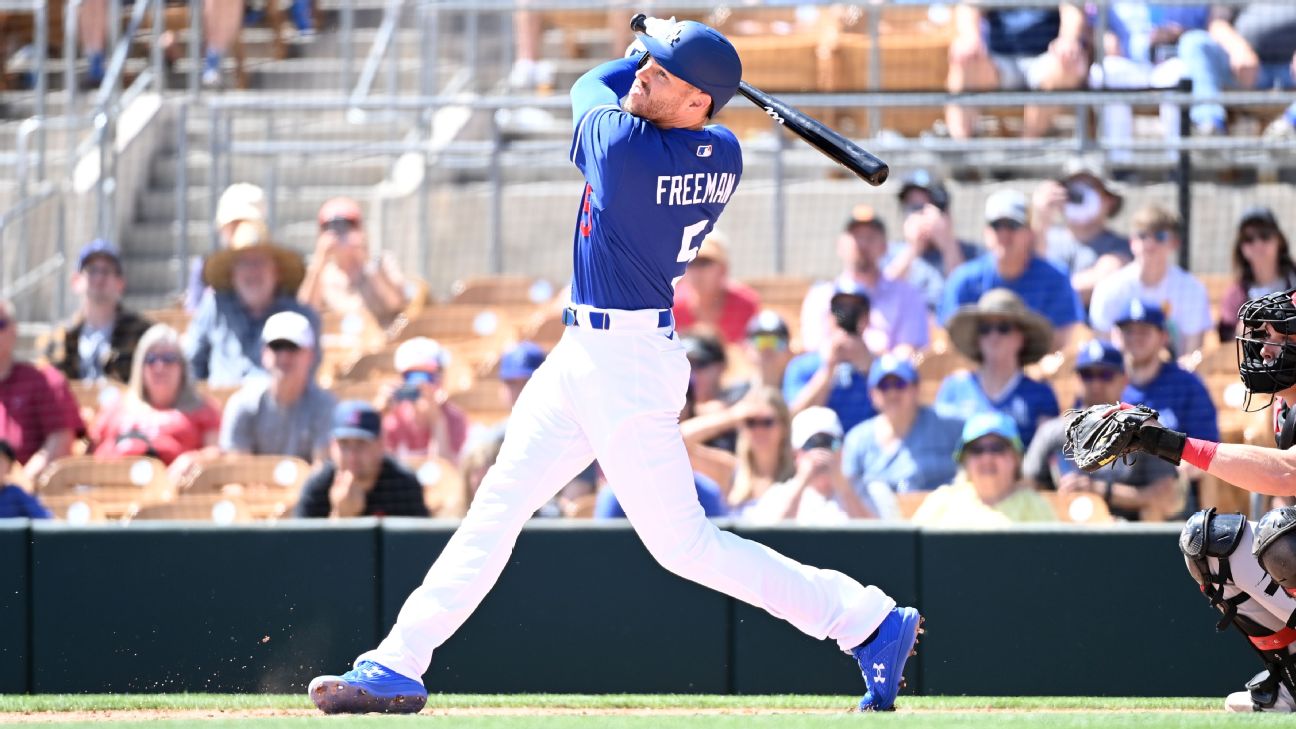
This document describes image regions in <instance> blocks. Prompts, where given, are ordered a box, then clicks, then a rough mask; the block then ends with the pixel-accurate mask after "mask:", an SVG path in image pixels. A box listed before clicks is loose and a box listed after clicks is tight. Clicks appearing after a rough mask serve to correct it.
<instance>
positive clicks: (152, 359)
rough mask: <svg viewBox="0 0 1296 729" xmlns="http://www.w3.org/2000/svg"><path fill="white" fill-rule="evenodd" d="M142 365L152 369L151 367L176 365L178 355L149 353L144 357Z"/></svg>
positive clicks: (178, 362) (174, 353) (178, 361)
mask: <svg viewBox="0 0 1296 729" xmlns="http://www.w3.org/2000/svg"><path fill="white" fill-rule="evenodd" d="M144 364H146V365H148V366H149V367H152V366H153V365H158V364H164V365H177V364H180V355H179V354H178V353H176V352H163V353H161V354H153V353H151V352H150V353H149V354H146V355H144Z"/></svg>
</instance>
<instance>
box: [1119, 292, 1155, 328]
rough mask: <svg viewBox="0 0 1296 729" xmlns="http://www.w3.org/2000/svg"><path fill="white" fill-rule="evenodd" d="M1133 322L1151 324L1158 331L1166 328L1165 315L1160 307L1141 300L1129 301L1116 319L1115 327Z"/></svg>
mask: <svg viewBox="0 0 1296 729" xmlns="http://www.w3.org/2000/svg"><path fill="white" fill-rule="evenodd" d="M1133 322H1142V323H1144V324H1151V325H1153V326H1155V327H1156V328H1158V329H1165V328H1166V315H1165V312H1164V311H1162V310H1161V307H1160V306H1157V305H1156V304H1154V303H1152V302H1150V301H1143V300H1142V299H1131V300H1130V302H1129V306H1126V307H1125V311H1124V312H1123V313H1122V314H1121V315H1120V316H1119V317H1117V319H1116V326H1118V327H1122V326H1125V325H1126V324H1130V323H1133Z"/></svg>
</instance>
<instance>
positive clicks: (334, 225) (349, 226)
mask: <svg viewBox="0 0 1296 729" xmlns="http://www.w3.org/2000/svg"><path fill="white" fill-rule="evenodd" d="M324 229H325V230H331V231H333V234H334V235H336V236H337V237H338V239H339V240H345V239H346V236H347V234H348V233H350V232H351V231H352V230H354V229H355V223H352V222H351V221H350V220H347V219H346V218H333V219H332V220H330V221H328V222H327V223H325V224H324Z"/></svg>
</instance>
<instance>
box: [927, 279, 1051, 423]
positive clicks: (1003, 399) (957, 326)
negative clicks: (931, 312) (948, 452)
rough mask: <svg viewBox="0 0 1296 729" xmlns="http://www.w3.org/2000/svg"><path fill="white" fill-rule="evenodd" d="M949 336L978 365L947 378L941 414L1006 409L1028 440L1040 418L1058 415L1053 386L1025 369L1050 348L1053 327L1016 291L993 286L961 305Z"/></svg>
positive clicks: (939, 394) (950, 415) (961, 415)
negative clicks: (993, 287) (1031, 376)
mask: <svg viewBox="0 0 1296 729" xmlns="http://www.w3.org/2000/svg"><path fill="white" fill-rule="evenodd" d="M949 336H950V342H951V343H953V345H954V348H955V349H957V350H958V351H959V352H960V353H962V354H963V356H964V357H967V358H968V359H970V360H972V361H973V362H975V363H976V368H975V369H972V370H962V371H959V372H955V373H954V374H951V375H950V376H949V377H946V378H945V381H944V382H942V383H941V386H940V389H939V390H938V391H937V392H936V402H935V407H936V412H937V413H938V414H940V415H943V416H945V417H948V418H958V419H961V420H962V419H966V418H967V417H968V416H969V415H971V414H972V413H976V412H981V411H985V410H997V411H999V412H1002V413H1006V414H1007V415H1009V416H1010V417H1011V418H1012V419H1013V421H1014V422H1015V423H1016V425H1017V430H1018V432H1019V433H1020V434H1021V438H1022V441H1023V442H1024V443H1027V444H1029V443H1030V441H1031V438H1033V437H1034V436H1035V428H1036V426H1038V425H1039V423H1040V422H1041V421H1044V420H1047V419H1048V418H1052V417H1056V416H1057V415H1058V401H1057V395H1055V394H1054V393H1053V388H1052V387H1050V386H1049V385H1048V384H1047V383H1043V382H1039V381H1037V380H1033V379H1031V378H1029V377H1027V376H1026V374H1025V372H1023V370H1022V368H1023V367H1025V366H1026V365H1029V364H1032V363H1034V362H1038V361H1039V359H1040V358H1041V357H1043V356H1044V355H1045V354H1047V353H1048V352H1049V351H1050V350H1051V349H1052V341H1053V328H1052V327H1051V326H1050V325H1049V323H1048V320H1047V319H1045V318H1044V317H1042V316H1040V315H1039V314H1036V313H1035V312H1033V311H1031V310H1030V309H1028V308H1026V305H1025V304H1024V303H1022V300H1021V298H1020V297H1018V296H1017V294H1015V293H1013V292H1012V291H1009V290H1008V289H991V290H989V291H987V292H985V293H984V294H982V295H981V299H980V300H979V301H977V303H976V304H974V305H970V306H962V307H959V309H958V311H956V312H955V314H954V316H953V317H951V318H950V321H949Z"/></svg>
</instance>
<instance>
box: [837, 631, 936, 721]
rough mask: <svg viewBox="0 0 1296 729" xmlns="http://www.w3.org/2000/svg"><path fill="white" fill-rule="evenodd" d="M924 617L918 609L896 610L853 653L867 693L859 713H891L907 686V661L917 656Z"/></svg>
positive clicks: (860, 705)
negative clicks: (905, 674)
mask: <svg viewBox="0 0 1296 729" xmlns="http://www.w3.org/2000/svg"><path fill="white" fill-rule="evenodd" d="M922 622H923V617H922V615H920V614H918V611H917V610H916V609H915V608H911V607H898V608H893V609H892V610H891V612H890V613H888V614H887V616H886V618H884V619H883V620H882V624H881V625H879V626H878V629H877V631H876V632H875V633H874V634H873V636H872V637H871V638H869V640H867V641H865V642H863V643H861V644H860V645H859V646H857V647H855V648H854V649H853V650H851V655H853V656H855V660H856V661H857V662H858V663H859V667H860V673H861V674H863V676H864V681H865V683H867V684H868V690H867V691H866V692H865V693H864V698H862V699H860V702H859V710H860V711H892V710H893V709H895V700H896V694H898V693H900V689H902V688H904V687H905V686H906V685H907V684H906V681H905V678H904V668H905V662H906V661H908V660H909V657H910V656H914V655H917V654H918V651H917V649H916V647H915V646H917V644H918V634H919V633H922V632H923V630H922V628H921V627H920V626H921V625H922Z"/></svg>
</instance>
